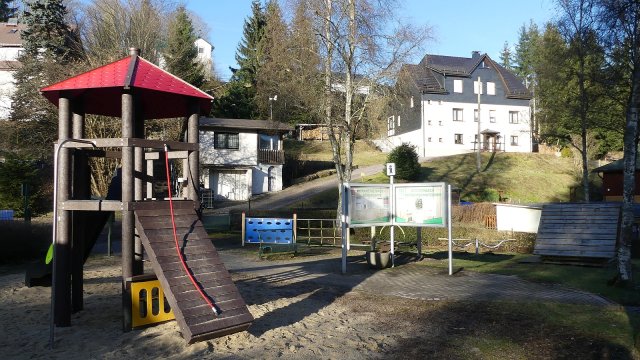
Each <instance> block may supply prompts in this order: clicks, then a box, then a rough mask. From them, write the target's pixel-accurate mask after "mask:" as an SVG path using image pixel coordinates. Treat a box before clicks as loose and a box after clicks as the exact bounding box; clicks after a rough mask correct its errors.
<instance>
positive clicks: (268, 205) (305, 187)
mask: <svg viewBox="0 0 640 360" xmlns="http://www.w3.org/2000/svg"><path fill="white" fill-rule="evenodd" d="M383 169H384V166H383V165H382V164H380V165H370V166H365V167H362V168H359V169H354V171H353V180H354V181H358V180H359V179H360V177H361V176H362V175H363V174H364V176H369V175H373V174H376V173H379V172H381V171H382V170H383ZM337 187H338V178H337V177H336V175H330V176H327V177H323V178H319V179H315V180H312V181H308V182H304V183H300V184H296V185H292V186H289V187H287V188H286V189H284V190H282V191H278V192H274V193H266V194H264V195H259V196H257V197H256V198H255V199H253V200H251V209H254V210H269V209H280V208H286V207H287V206H290V205H291V204H293V203H295V202H298V201H301V200H304V199H307V198H310V197H312V196H314V195H316V194H319V193H321V192H323V191H326V190H329V189H331V188H337ZM247 207H248V204H247V203H245V202H243V203H241V204H235V205H230V206H225V207H221V208H217V209H210V210H206V211H205V212H206V213H207V214H221V213H228V212H229V210H232V209H236V210H237V209H239V210H244V209H246V208H247Z"/></svg>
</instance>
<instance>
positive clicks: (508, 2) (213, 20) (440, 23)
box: [187, 0, 555, 80]
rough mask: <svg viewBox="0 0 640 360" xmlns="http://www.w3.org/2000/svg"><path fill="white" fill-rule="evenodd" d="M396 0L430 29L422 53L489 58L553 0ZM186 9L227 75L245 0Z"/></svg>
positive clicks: (538, 19)
mask: <svg viewBox="0 0 640 360" xmlns="http://www.w3.org/2000/svg"><path fill="white" fill-rule="evenodd" d="M401 3H402V7H401V8H399V9H398V12H399V15H400V16H401V17H403V18H405V19H406V20H407V21H408V22H411V23H414V24H418V25H422V24H427V25H429V26H431V27H432V28H433V29H434V36H435V40H434V41H432V42H430V43H428V44H427V45H426V48H427V50H426V51H427V53H430V54H439V55H450V56H464V57H470V56H471V51H473V50H478V51H481V52H483V53H485V52H486V53H487V54H489V56H491V57H492V58H493V59H495V60H499V59H500V57H499V55H500V51H501V50H502V48H503V46H504V42H505V41H507V42H509V45H510V46H513V44H515V43H516V41H517V40H518V31H519V29H520V27H521V26H522V25H523V24H527V26H528V24H529V21H530V20H533V21H534V22H535V23H536V24H538V26H543V25H544V23H545V22H547V21H549V20H552V19H553V17H554V16H555V15H554V1H553V0H486V1H477V0H444V1H443V0H404V1H402V0H401ZM187 8H188V9H189V10H191V11H193V12H194V13H196V14H198V15H199V16H200V17H201V18H202V19H203V20H204V21H205V22H206V23H207V24H208V26H209V28H210V30H211V32H210V33H209V40H210V41H211V42H212V44H213V46H214V47H215V49H214V51H213V57H214V61H215V65H216V70H217V71H218V73H219V74H220V75H221V76H222V78H223V79H225V80H226V79H228V77H229V76H230V71H229V66H233V67H236V66H237V65H236V61H235V52H236V48H237V46H238V42H239V41H240V39H241V38H242V26H243V24H244V20H245V18H246V17H247V16H249V14H250V13H251V0H187ZM423 55H424V54H421V55H420V56H419V58H421V57H422V56H423ZM419 58H418V59H415V61H416V62H417V61H419Z"/></svg>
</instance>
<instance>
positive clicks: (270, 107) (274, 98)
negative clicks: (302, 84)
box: [269, 95, 278, 121]
mask: <svg viewBox="0 0 640 360" xmlns="http://www.w3.org/2000/svg"><path fill="white" fill-rule="evenodd" d="M277 100H278V95H273V97H271V96H269V119H270V120H271V121H273V102H274V101H277Z"/></svg>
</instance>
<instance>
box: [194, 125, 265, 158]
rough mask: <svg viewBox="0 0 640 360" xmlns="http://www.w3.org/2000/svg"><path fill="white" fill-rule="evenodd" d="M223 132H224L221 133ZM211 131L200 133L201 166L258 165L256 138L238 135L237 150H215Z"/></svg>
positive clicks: (255, 136)
mask: <svg viewBox="0 0 640 360" xmlns="http://www.w3.org/2000/svg"><path fill="white" fill-rule="evenodd" d="M223 132H224V131H223ZM213 133H214V132H213V131H208V130H207V131H200V163H201V164H202V165H228V166H239V165H246V166H253V165H256V164H258V136H257V134H256V133H255V132H254V133H243V132H241V133H240V134H239V140H240V146H239V149H238V150H232V149H215V148H214V147H213V145H214V136H213Z"/></svg>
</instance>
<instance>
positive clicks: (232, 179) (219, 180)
mask: <svg viewBox="0 0 640 360" xmlns="http://www.w3.org/2000/svg"><path fill="white" fill-rule="evenodd" d="M209 186H210V189H211V190H213V196H214V199H215V200H234V201H246V200H249V197H250V196H251V193H250V191H249V190H250V189H251V169H246V170H221V169H209Z"/></svg>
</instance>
